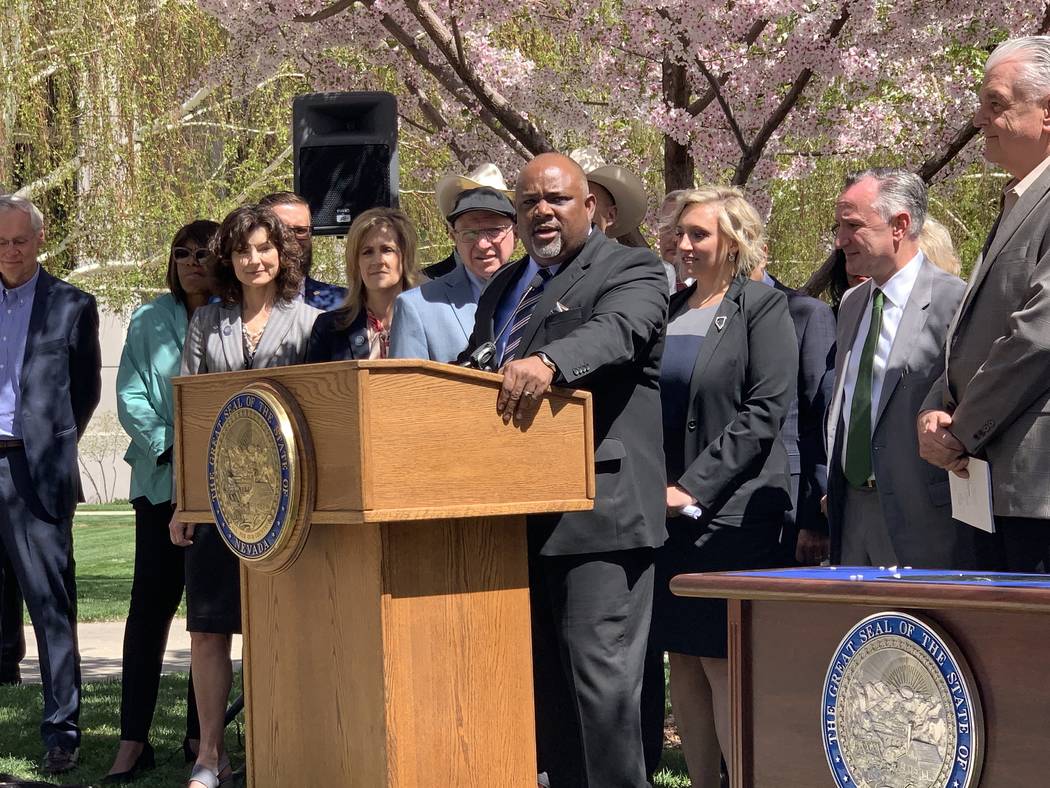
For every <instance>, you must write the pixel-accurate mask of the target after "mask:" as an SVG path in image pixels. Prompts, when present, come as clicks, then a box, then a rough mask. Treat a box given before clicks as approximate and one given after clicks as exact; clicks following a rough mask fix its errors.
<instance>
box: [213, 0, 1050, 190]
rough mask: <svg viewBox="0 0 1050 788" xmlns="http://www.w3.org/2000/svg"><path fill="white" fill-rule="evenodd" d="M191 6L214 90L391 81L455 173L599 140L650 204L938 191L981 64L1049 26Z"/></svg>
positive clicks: (588, 0) (765, 8)
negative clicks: (927, 185) (857, 182)
mask: <svg viewBox="0 0 1050 788" xmlns="http://www.w3.org/2000/svg"><path fill="white" fill-rule="evenodd" d="M199 2H200V4H201V6H202V7H203V8H204V9H205V10H206V11H207V12H209V13H211V14H213V15H214V16H215V18H216V19H217V20H218V21H219V22H220V24H222V25H223V26H224V27H225V28H226V29H227V30H228V31H229V33H230V35H231V37H232V40H233V41H235V42H236V41H242V42H243V46H233V47H231V52H232V53H233V54H232V56H231V57H228V58H226V59H224V61H223V62H222V63H221V64H217V65H216V69H217V71H222V72H224V74H223V76H224V77H225V78H229V77H231V76H236V77H237V78H239V79H241V80H242V81H243V82H244V84H245V85H250V84H256V83H258V81H259V80H260V79H263V78H265V76H266V75H267V74H268V73H271V72H273V71H274V70H275V69H277V68H279V67H281V66H283V65H287V64H289V63H290V64H292V66H293V67H294V68H295V69H296V70H297V71H300V72H302V73H304V74H305V75H306V76H307V78H308V79H310V80H311V81H312V83H313V84H314V86H315V87H316V88H317V89H318V90H347V89H363V88H374V87H375V86H376V85H378V84H382V85H386V86H388V87H390V88H391V89H393V90H395V91H396V92H397V93H398V95H399V98H400V106H401V112H402V117H403V123H404V124H405V126H406V127H410V128H412V129H415V130H416V131H419V132H421V133H422V136H423V138H424V139H426V140H427V142H428V144H431V145H434V146H437V147H444V148H445V149H447V150H448V151H449V152H451V154H452V155H453V156H455V157H456V159H458V160H459V161H460V163H462V164H463V165H470V164H473V163H476V162H478V161H481V160H492V161H496V162H498V163H500V164H502V165H503V166H504V167H505V168H507V169H508V170H509V171H510V172H511V173H513V172H514V171H515V170H516V169H517V168H518V167H519V166H520V164H521V163H522V161H523V160H524V159H526V158H528V157H529V156H531V155H534V154H536V153H539V152H542V151H546V150H552V149H563V150H564V149H568V148H570V147H574V146H576V145H579V144H591V145H597V146H598V147H599V148H600V149H601V150H603V151H604V152H605V154H606V156H607V158H609V159H610V160H614V161H617V162H619V163H622V164H624V165H626V166H630V167H632V168H634V169H636V170H637V171H639V172H641V173H643V174H645V175H646V176H647V177H648V179H649V181H650V183H651V185H652V186H653V187H654V190H656V189H659V188H666V189H668V190H669V189H673V188H681V187H684V186H689V185H692V184H693V183H694V182H695V181H696V180H698V179H714V180H721V181H726V180H728V181H731V182H732V183H735V184H739V185H746V186H748V187H749V188H750V189H751V190H752V191H753V192H759V191H762V190H763V187H764V186H765V185H766V184H768V183H769V182H770V181H771V180H773V179H784V178H795V177H799V176H801V175H804V174H805V173H807V172H808V171H809V170H810V168H811V167H812V166H813V162H814V160H815V159H816V158H818V157H820V156H822V155H828V154H833V155H838V156H845V157H848V158H851V159H857V160H863V159H866V158H869V157H871V156H872V155H873V154H875V153H878V152H884V151H891V152H892V153H893V155H894V157H895V158H896V159H898V160H899V161H901V162H903V163H906V164H907V165H910V166H912V167H914V168H915V169H916V170H917V171H918V172H920V173H921V174H922V175H923V177H924V178H926V179H927V180H930V179H933V178H935V177H937V176H938V175H941V174H943V172H944V170H945V168H946V167H948V166H949V165H955V166H960V165H965V164H966V163H968V162H970V161H972V159H973V157H974V155H975V153H974V152H973V151H970V150H969V149H967V143H968V142H969V140H970V139H971V138H972V137H973V136H974V133H975V131H974V129H973V127H972V126H971V125H970V124H969V116H970V114H971V112H972V107H973V90H974V87H975V84H976V82H977V80H978V79H979V75H980V67H981V64H982V62H983V58H984V53H985V52H986V51H987V50H988V49H989V48H990V47H992V46H993V45H994V43H996V42H997V41H999V40H1001V39H1002V38H1004V37H1006V36H1008V35H1017V34H1025V33H1034V32H1044V31H1046V30H1047V29H1048V27H1050V17H1048V8H1047V4H1046V3H1044V2H1031V1H1029V0H986V1H982V2H974V1H973V0H966V1H964V2H960V1H959V0H951V2H949V1H948V0H903V2H886V0H805V1H803V0H728V1H727V2H711V0H619V2H609V0H538V2H534V3H530V4H528V5H527V6H517V5H516V4H513V3H493V2H490V1H489V0H265V2H264V1H262V0H199ZM971 147H973V146H971ZM659 180H662V181H663V182H662V183H658V181H659Z"/></svg>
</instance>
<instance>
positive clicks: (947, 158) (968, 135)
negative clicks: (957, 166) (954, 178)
mask: <svg viewBox="0 0 1050 788" xmlns="http://www.w3.org/2000/svg"><path fill="white" fill-rule="evenodd" d="M975 136H977V128H976V127H975V126H974V125H973V123H971V122H970V121H967V122H966V125H965V126H963V127H962V128H960V129H959V130H958V131H957V132H955V136H954V137H953V138H952V140H951V141H950V142H949V143H948V144H947V145H945V146H944V147H943V148H941V149H940V150H939V151H937V153H935V154H934V155H933V156H931V157H930V158H928V159H927V160H926V161H925V162H923V164H922V166H921V167H919V169H918V170H916V171H915V174H916V175H918V176H919V177H920V178H922V180H923V181H924V182H925V183H929V182H930V181H932V180H933V179H934V177H935V176H936V175H937V173H939V172H940V171H941V170H943V169H944V168H945V167H947V166H948V164H949V163H950V162H951V160H952V159H954V158H955V157H956V156H958V155H959V152H960V151H961V150H962V149H963V148H965V147H966V145H967V144H968V143H969V142H970V140H972V139H973V138H974V137H975Z"/></svg>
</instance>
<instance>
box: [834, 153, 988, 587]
mask: <svg viewBox="0 0 1050 788" xmlns="http://www.w3.org/2000/svg"><path fill="white" fill-rule="evenodd" d="M926 202H927V200H926V186H925V184H924V183H923V182H922V180H921V179H920V178H919V177H918V176H916V175H913V174H911V173H908V172H904V171H903V170H891V169H875V170H867V171H865V172H862V173H860V174H858V175H854V176H852V177H850V178H849V179H848V180H847V182H846V188H845V190H844V191H843V192H842V194H841V195H840V196H839V198H838V201H837V202H836V204H835V220H836V222H837V225H838V228H837V231H836V239H835V244H836V246H838V248H840V249H841V250H842V251H843V252H844V253H845V255H846V270H847V271H848V272H849V273H850V274H852V275H854V276H867V277H870V279H869V280H868V281H866V282H864V283H863V284H861V285H858V286H857V287H855V288H853V289H852V290H850V291H849V292H847V293H846V295H845V297H844V298H843V299H842V304H841V306H840V307H839V318H838V335H837V338H836V348H837V350H836V359H835V369H836V377H835V386H834V389H833V395H832V400H831V406H830V408H829V418H828V429H827V433H828V444H829V445H828V456H829V457H830V460H829V462H828V522H829V525H830V531H831V560H832V563H842V564H853V565H876V566H877V565H885V566H890V565H892V564H908V565H911V566H916V567H928V568H939V569H949V568H950V569H967V568H972V567H973V563H974V558H973V534H972V533H971V531H972V529H971V528H969V526H965V525H962V524H960V523H958V522H956V521H954V520H952V515H951V505H950V498H949V491H948V475H947V474H946V473H945V471H944V470H942V469H941V468H937V467H934V466H933V465H930V464H929V463H928V462H925V461H924V460H923V459H922V458H920V456H919V447H918V442H917V437H916V434H915V429H914V426H913V425H914V423H915V418H916V417H917V416H918V413H919V410H920V408H921V407H922V402H923V399H924V398H925V396H926V393H927V392H928V391H929V389H930V386H931V385H932V383H933V381H934V380H936V379H937V377H938V376H939V375H940V374H941V370H942V369H943V365H944V335H945V331H946V330H947V328H948V321H949V320H951V316H952V314H954V312H955V309H956V307H957V306H958V304H959V301H960V299H961V298H962V294H963V290H964V288H965V285H964V284H963V282H962V280H961V279H959V278H958V277H955V276H952V275H951V274H947V273H945V272H944V271H941V270H940V269H939V268H937V267H936V266H935V265H933V263H931V262H930V261H929V260H927V259H926V257H925V256H924V255H923V254H922V252H921V251H919V244H918V238H919V233H920V232H921V231H922V225H923V223H924V222H925V220H926Z"/></svg>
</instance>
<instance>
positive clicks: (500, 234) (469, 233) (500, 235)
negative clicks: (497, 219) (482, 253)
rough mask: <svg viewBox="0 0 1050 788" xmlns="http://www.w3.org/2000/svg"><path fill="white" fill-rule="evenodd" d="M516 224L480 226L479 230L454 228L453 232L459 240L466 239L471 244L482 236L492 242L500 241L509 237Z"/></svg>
mask: <svg viewBox="0 0 1050 788" xmlns="http://www.w3.org/2000/svg"><path fill="white" fill-rule="evenodd" d="M513 227H514V225H512V224H507V225H504V226H503V227H479V228H478V229H477V230H453V231H452V234H453V235H454V236H456V240H457V241H464V242H466V243H469V244H476V243H477V242H478V241H479V240H480V239H481V238H484V239H485V240H486V241H489V242H490V243H494V244H496V243H499V242H500V241H502V240H503V239H504V238H506V237H507V233H509V232H510V231H511V230H512V229H513Z"/></svg>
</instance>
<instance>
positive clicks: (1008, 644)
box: [671, 567, 1050, 788]
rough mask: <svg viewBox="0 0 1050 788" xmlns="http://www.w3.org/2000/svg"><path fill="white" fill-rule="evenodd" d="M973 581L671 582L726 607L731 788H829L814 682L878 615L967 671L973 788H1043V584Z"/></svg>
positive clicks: (864, 577) (971, 576) (823, 573)
mask: <svg viewBox="0 0 1050 788" xmlns="http://www.w3.org/2000/svg"><path fill="white" fill-rule="evenodd" d="M897 574H899V575H900V577H897V576H896V575H897ZM953 575H954V576H955V577H953ZM981 578H982V576H981V575H980V573H976V572H969V573H959V572H956V573H952V572H943V571H942V572H937V571H926V572H921V571H920V570H910V572H900V573H894V572H892V571H885V570H883V571H880V570H879V569H878V568H873V567H852V568H851V567H837V568H830V567H824V568H820V569H799V570H769V571H767V572H761V571H754V572H726V573H710V574H697V575H680V576H678V577H676V578H674V580H672V582H671V589H672V591H674V593H676V594H679V595H681V596H696V597H721V598H726V599H728V600H729V660H730V676H729V695H730V703H731V728H732V736H733V751H732V757H731V759H730V760H731V762H730V775H731V777H732V785H733V788H822V786H828V787H829V788H833V786H834V785H835V782H834V780H833V778H832V775H831V772H830V770H829V768H828V764H827V761H826V758H825V755H824V749H823V742H822V738H821V733H822V731H821V716H820V715H821V702H822V687H823V684H824V678H825V674H826V673H827V671H828V666H829V662H830V660H831V658H832V655H833V654H834V652H835V650H836V648H837V646H838V644H839V642H840V640H841V639H842V637H843V635H844V634H845V633H846V632H847V631H848V630H849V629H850V627H852V626H854V625H855V624H856V623H857V622H858V621H860V620H861V619H863V618H865V617H866V616H868V615H871V614H873V613H879V612H882V611H887V610H898V611H904V612H908V613H912V614H918V615H920V616H922V617H923V618H925V619H928V620H930V621H933V622H934V623H936V624H938V625H939V626H940V627H941V628H943V629H944V630H945V631H946V632H947V633H948V634H949V635H950V636H951V638H952V639H953V640H954V641H955V644H956V645H957V647H958V648H959V649H960V651H961V652H962V653H963V654H964V656H965V658H966V660H967V661H968V663H969V667H970V669H971V671H972V674H973V680H974V683H975V685H976V689H977V691H978V693H979V695H980V699H981V705H982V707H983V712H984V736H985V739H984V741H985V744H984V761H983V767H982V770H981V776H980V782H979V785H980V786H982V787H985V788H1028V787H1029V786H1034V785H1045V784H1046V779H1047V778H1046V756H1045V753H1044V751H1043V749H1042V747H1041V746H1039V745H1038V742H1039V741H1040V740H1041V737H1042V736H1043V734H1044V731H1046V730H1047V729H1048V727H1050V689H1048V688H1047V683H1046V661H1047V655H1048V654H1050V576H1041V577H1034V578H1033V577H1030V576H1025V575H1020V576H1015V577H1012V578H1011V577H1009V576H1008V575H1001V576H992V577H991V578H987V579H981Z"/></svg>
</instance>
